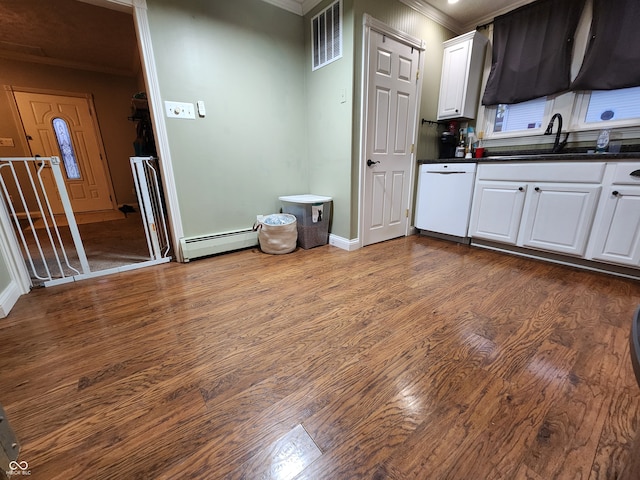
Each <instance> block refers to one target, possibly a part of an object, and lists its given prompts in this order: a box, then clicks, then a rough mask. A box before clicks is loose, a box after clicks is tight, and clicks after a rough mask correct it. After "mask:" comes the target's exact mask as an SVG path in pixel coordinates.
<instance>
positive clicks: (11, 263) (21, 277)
mask: <svg viewBox="0 0 640 480" xmlns="http://www.w3.org/2000/svg"><path fill="white" fill-rule="evenodd" d="M0 203H2V205H1V206H0V256H1V258H2V259H3V260H4V263H5V264H6V265H7V269H8V270H9V275H10V277H11V283H13V284H15V285H16V286H17V288H18V291H19V292H20V293H22V294H25V293H29V290H30V289H31V276H30V275H29V271H28V270H27V266H26V264H25V262H24V257H23V256H22V250H21V249H20V244H19V243H18V239H17V238H16V234H15V230H14V229H13V224H12V223H11V218H10V217H9V211H8V210H7V207H6V205H5V203H4V202H0ZM7 313H8V311H7Z"/></svg>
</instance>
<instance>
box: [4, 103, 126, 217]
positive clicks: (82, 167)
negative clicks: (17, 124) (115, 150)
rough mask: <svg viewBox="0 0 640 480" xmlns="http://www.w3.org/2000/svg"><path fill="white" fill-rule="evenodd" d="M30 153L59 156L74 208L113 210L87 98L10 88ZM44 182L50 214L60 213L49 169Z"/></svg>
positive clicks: (97, 136) (44, 176) (90, 210)
mask: <svg viewBox="0 0 640 480" xmlns="http://www.w3.org/2000/svg"><path fill="white" fill-rule="evenodd" d="M14 96H15V99H16V104H17V106H18V111H19V113H20V117H21V119H22V124H23V126H24V130H25V134H26V135H27V139H28V140H29V146H30V148H31V154H32V155H33V156H36V155H40V156H43V157H51V156H57V157H60V160H61V166H62V171H63V176H64V179H65V184H66V186H67V192H68V194H69V199H70V200H71V206H72V209H73V211H74V212H76V213H79V212H96V211H104V210H114V209H115V207H116V205H115V204H114V203H113V200H112V198H113V196H112V192H113V187H112V185H111V180H110V177H109V174H108V169H107V165H106V163H105V160H104V158H103V155H102V154H101V152H102V149H101V143H100V142H101V140H100V137H99V133H98V130H97V127H96V125H95V123H94V120H93V118H92V116H91V105H90V99H89V98H87V97H82V96H79V97H75V96H64V95H50V94H42V93H31V92H19V91H14ZM42 178H43V182H44V183H45V188H46V189H47V191H48V192H56V195H51V194H50V195H49V201H50V203H51V207H52V210H53V212H54V213H55V214H59V213H63V211H64V209H63V207H62V202H61V201H60V197H59V195H58V194H57V189H56V188H55V183H54V181H53V177H52V175H51V174H50V172H46V171H45V172H43V177H42Z"/></svg>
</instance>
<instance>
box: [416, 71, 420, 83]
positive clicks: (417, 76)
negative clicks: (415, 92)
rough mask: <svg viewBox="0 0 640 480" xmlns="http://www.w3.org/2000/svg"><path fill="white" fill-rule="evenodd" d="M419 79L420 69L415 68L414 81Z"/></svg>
mask: <svg viewBox="0 0 640 480" xmlns="http://www.w3.org/2000/svg"><path fill="white" fill-rule="evenodd" d="M418 80H420V70H416V81H418Z"/></svg>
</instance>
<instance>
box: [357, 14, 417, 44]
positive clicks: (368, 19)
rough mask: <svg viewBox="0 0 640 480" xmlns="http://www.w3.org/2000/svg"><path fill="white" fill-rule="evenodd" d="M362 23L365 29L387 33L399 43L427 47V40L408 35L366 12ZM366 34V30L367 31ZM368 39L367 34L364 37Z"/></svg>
mask: <svg viewBox="0 0 640 480" xmlns="http://www.w3.org/2000/svg"><path fill="white" fill-rule="evenodd" d="M362 25H364V27H365V30H366V29H368V28H370V29H372V30H375V31H376V32H378V33H382V34H383V35H387V36H388V37H391V38H393V39H394V40H397V41H398V42H400V43H405V44H407V45H409V46H410V47H414V48H418V49H420V50H424V49H426V48H427V42H425V41H424V40H421V39H419V38H418V37H414V36H413V35H409V34H408V33H405V32H403V31H401V30H397V29H395V28H393V27H391V26H389V25H387V24H386V23H384V22H381V21H380V20H378V19H376V18H373V17H372V16H371V15H369V14H368V13H365V14H364V15H363V17H362ZM367 35H368V32H367ZM365 40H368V36H367V37H366V38H365Z"/></svg>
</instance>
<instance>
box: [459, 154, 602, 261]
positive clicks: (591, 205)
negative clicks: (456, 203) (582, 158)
mask: <svg viewBox="0 0 640 480" xmlns="http://www.w3.org/2000/svg"><path fill="white" fill-rule="evenodd" d="M604 167H605V164H604V163H595V162H594V163H578V162H576V163H571V164H560V163H556V164H551V163H535V164H533V163H528V164H522V165H517V164H508V165H492V164H481V165H480V166H479V167H478V175H477V177H478V180H477V182H476V190H475V194H474V199H473V205H472V211H471V225H470V229H469V235H470V236H471V237H474V238H480V239H485V240H491V241H495V242H501V243H505V244H510V245H517V246H519V247H528V248H535V249H539V250H546V251H551V252H558V253H563V254H569V255H575V256H584V254H585V251H586V246H587V242H588V240H589V234H590V232H591V226H592V223H593V218H594V215H595V211H596V207H597V205H598V199H599V196H600V192H601V189H602V187H601V185H600V182H601V181H602V177H603V175H604ZM576 179H579V181H581V182H589V183H575V182H576Z"/></svg>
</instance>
